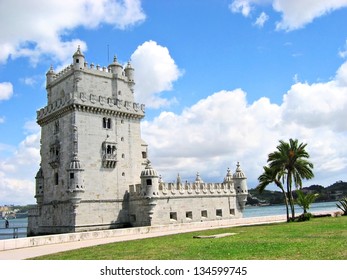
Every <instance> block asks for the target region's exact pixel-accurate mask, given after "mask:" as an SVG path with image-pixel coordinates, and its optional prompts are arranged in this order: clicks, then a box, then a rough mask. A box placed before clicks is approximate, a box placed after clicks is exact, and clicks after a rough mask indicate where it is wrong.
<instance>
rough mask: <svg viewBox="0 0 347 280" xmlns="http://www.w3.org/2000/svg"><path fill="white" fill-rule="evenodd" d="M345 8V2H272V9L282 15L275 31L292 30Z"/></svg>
mask: <svg viewBox="0 0 347 280" xmlns="http://www.w3.org/2000/svg"><path fill="white" fill-rule="evenodd" d="M343 7H347V0H329V1H326V0H307V1H302V0H291V1H286V0H274V1H273V8H274V9H275V10H276V11H277V12H280V13H282V20H281V22H279V23H277V25H276V28H277V29H283V30H287V31H290V30H294V29H298V28H301V27H303V26H305V25H306V24H308V23H311V22H312V21H313V20H314V19H315V18H318V17H321V16H323V15H326V14H328V13H330V12H332V11H334V10H337V9H340V8H343Z"/></svg>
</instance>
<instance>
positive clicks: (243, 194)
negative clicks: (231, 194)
mask: <svg viewBox="0 0 347 280" xmlns="http://www.w3.org/2000/svg"><path fill="white" fill-rule="evenodd" d="M233 180H234V184H235V190H236V196H237V200H238V203H239V206H240V209H241V210H243V209H244V208H245V205H246V201H247V196H248V188H247V177H246V175H245V173H244V172H243V171H242V170H241V168H240V163H239V162H238V163H237V165H236V171H235V173H234V175H233Z"/></svg>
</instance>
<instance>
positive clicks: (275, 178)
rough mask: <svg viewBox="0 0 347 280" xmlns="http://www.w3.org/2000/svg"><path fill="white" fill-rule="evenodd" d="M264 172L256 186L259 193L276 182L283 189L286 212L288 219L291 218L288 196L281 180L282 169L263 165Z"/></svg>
mask: <svg viewBox="0 0 347 280" xmlns="http://www.w3.org/2000/svg"><path fill="white" fill-rule="evenodd" d="M263 169H264V172H263V174H261V175H260V176H259V177H258V181H259V185H258V186H257V187H256V189H257V190H258V192H259V193H262V192H263V191H264V190H265V188H266V187H267V186H268V185H270V184H272V183H275V185H276V186H277V187H278V188H280V189H281V191H282V193H283V197H284V203H285V205H286V213H287V221H289V220H290V218H289V207H288V198H287V194H286V191H285V190H284V187H283V184H282V182H281V177H282V176H283V174H282V170H275V169H274V168H273V169H271V168H270V167H268V166H264V167H263Z"/></svg>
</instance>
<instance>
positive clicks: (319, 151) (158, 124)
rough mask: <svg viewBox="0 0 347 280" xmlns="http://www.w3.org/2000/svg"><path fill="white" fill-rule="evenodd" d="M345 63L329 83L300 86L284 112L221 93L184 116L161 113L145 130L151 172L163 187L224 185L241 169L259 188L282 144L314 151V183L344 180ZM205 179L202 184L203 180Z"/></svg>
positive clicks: (289, 94)
mask: <svg viewBox="0 0 347 280" xmlns="http://www.w3.org/2000/svg"><path fill="white" fill-rule="evenodd" d="M346 69H347V62H346V63H344V64H343V65H341V67H340V68H339V69H338V71H337V72H336V75H335V77H334V79H332V80H331V81H329V82H326V83H313V84H308V83H299V82H296V83H295V84H293V85H292V87H291V88H290V89H289V90H288V92H287V93H285V94H284V95H283V102H282V103H281V104H279V105H278V104H274V103H271V100H269V99H268V98H266V97H262V98H260V99H258V100H256V101H255V102H253V103H252V104H250V103H249V102H248V101H247V94H246V92H244V91H243V90H242V89H235V90H221V91H219V92H216V93H214V94H212V95H210V96H208V97H207V98H205V99H202V100H200V101H199V102H198V103H196V104H194V105H193V106H191V107H189V108H185V109H184V110H183V111H182V113H180V114H174V113H172V112H168V111H167V112H162V113H161V114H160V115H159V116H158V117H156V118H155V119H154V120H152V121H145V122H143V124H142V133H143V135H144V139H145V140H146V141H147V142H148V144H149V149H150V157H151V158H152V159H153V160H152V161H153V165H154V166H155V167H156V168H157V169H158V171H159V172H160V173H161V174H162V175H163V177H164V179H165V178H167V179H169V180H174V178H176V175H177V173H178V172H179V173H180V174H181V175H182V177H186V178H192V177H193V176H194V174H195V173H196V172H197V171H199V172H200V174H201V176H202V177H205V179H210V180H215V179H216V178H223V176H224V175H225V172H226V168H227V167H230V168H233V167H234V166H235V164H236V162H237V161H240V162H241V163H242V166H243V167H244V169H245V172H246V173H247V175H248V179H249V182H251V184H252V183H253V185H250V187H255V185H254V184H255V183H256V180H257V177H258V176H259V175H260V173H261V172H262V166H263V165H265V164H266V159H267V155H268V153H270V152H272V151H274V150H275V149H276V146H277V144H278V140H280V139H282V140H286V141H287V140H289V138H297V139H299V141H301V142H305V143H308V148H307V149H308V152H309V153H310V154H311V161H312V162H313V163H314V165H315V169H314V171H315V174H316V179H315V180H313V181H312V182H311V181H310V182H309V184H311V183H313V182H317V183H320V184H323V185H324V184H330V183H333V182H334V180H339V179H341V180H343V179H345V178H344V177H343V176H345V175H344V174H346V171H347V147H346V146H345V144H344V143H346V141H347V134H346V132H347V124H346V121H345V120H346V119H347V83H346V77H347V75H346V74H347V70H346ZM203 179H204V178H203Z"/></svg>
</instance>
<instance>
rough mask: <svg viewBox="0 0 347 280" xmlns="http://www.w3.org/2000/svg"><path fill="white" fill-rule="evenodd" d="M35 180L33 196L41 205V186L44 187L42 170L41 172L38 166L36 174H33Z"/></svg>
mask: <svg viewBox="0 0 347 280" xmlns="http://www.w3.org/2000/svg"><path fill="white" fill-rule="evenodd" d="M35 180H36V188H35V189H36V194H35V198H36V202H37V204H38V205H41V204H42V202H43V187H44V185H43V184H44V178H43V172H42V168H41V167H40V169H39V171H38V172H37V174H36V176H35Z"/></svg>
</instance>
